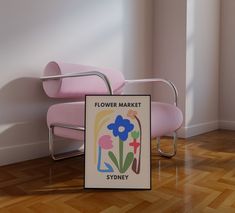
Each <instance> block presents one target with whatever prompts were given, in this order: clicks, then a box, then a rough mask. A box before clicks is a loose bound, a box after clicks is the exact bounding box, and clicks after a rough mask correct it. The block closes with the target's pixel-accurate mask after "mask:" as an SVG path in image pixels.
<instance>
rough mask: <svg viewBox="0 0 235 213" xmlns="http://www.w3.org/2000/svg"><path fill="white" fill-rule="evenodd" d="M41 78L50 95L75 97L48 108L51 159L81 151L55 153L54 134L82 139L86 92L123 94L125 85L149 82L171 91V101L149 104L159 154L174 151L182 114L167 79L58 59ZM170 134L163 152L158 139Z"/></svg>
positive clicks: (162, 154)
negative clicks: (169, 142) (137, 76)
mask: <svg viewBox="0 0 235 213" xmlns="http://www.w3.org/2000/svg"><path fill="white" fill-rule="evenodd" d="M41 80H42V81H43V88H44V91H45V92H46V94H47V95H48V96H49V97H51V98H63V99H66V98H75V99H77V100H78V101H76V102H69V103H61V104H55V105H53V106H51V107H50V108H49V110H48V113H47V125H48V129H49V151H50V155H51V157H52V158H53V159H54V160H60V159H64V158H68V157H74V156H78V155H81V154H83V153H82V152H80V151H78V150H75V151H74V152H69V153H62V154H56V153H55V152H54V143H55V142H54V135H56V136H60V137H63V138H69V139H75V140H83V141H84V131H85V128H84V126H85V125H84V111H85V109H84V107H85V103H84V99H85V95H86V94H110V95H113V94H122V92H123V88H124V86H125V85H126V84H133V83H148V82H162V83H165V84H167V85H168V86H170V87H171V89H172V91H173V94H174V104H168V103H160V102H152V103H151V137H152V138H156V140H157V150H158V152H159V154H160V155H161V156H164V157H169V158H170V157H173V156H174V155H175V154H176V150H177V147H176V141H177V134H176V130H177V129H179V128H180V126H181V124H182V122H183V116H182V112H181V111H180V109H179V108H178V107H177V97H178V92H177V89H176V87H175V86H174V85H173V83H171V82H170V81H167V80H164V79H158V78H155V79H141V80H125V79H124V77H123V75H122V73H121V72H119V71H116V70H112V69H105V68H97V67H92V66H84V65H78V64H67V63H58V62H50V63H48V64H47V66H46V68H45V70H44V76H43V77H41ZM169 133H173V141H172V152H170V153H166V152H164V151H163V150H162V149H161V147H160V138H161V137H162V136H164V135H167V134H169Z"/></svg>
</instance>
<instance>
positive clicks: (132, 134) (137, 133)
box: [131, 131, 140, 139]
mask: <svg viewBox="0 0 235 213" xmlns="http://www.w3.org/2000/svg"><path fill="white" fill-rule="evenodd" d="M131 136H132V138H134V139H137V138H138V137H139V136H140V132H139V131H133V132H132V133H131Z"/></svg>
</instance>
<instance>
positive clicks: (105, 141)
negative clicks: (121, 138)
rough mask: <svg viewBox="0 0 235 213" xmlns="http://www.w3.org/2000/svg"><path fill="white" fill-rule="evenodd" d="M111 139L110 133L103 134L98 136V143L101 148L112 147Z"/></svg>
mask: <svg viewBox="0 0 235 213" xmlns="http://www.w3.org/2000/svg"><path fill="white" fill-rule="evenodd" d="M112 142H113V141H112V139H111V136H110V135H103V136H101V137H100V138H99V145H100V147H101V148H102V149H106V150H107V149H112V148H113V144H112Z"/></svg>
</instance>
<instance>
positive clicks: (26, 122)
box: [0, 78, 54, 148]
mask: <svg viewBox="0 0 235 213" xmlns="http://www.w3.org/2000/svg"><path fill="white" fill-rule="evenodd" d="M52 103H54V102H52V100H50V99H49V98H48V97H47V96H46V95H45V94H44V92H43V89H42V83H41V81H40V79H38V78H19V79H15V80H13V81H11V82H9V83H8V84H7V85H5V86H4V87H3V88H1V89H0V109H1V111H0V117H1V119H0V147H1V148H3V147H9V146H15V145H21V144H28V143H36V142H38V141H43V140H47V126H46V120H45V119H46V112H47V109H48V107H49V106H50V105H51V104H52Z"/></svg>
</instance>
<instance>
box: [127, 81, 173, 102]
mask: <svg viewBox="0 0 235 213" xmlns="http://www.w3.org/2000/svg"><path fill="white" fill-rule="evenodd" d="M151 82H161V83H164V84H167V85H168V86H169V87H170V88H171V89H172V92H173V93H174V100H175V102H174V104H175V106H177V105H178V90H177V88H176V86H175V85H174V84H173V83H172V82H171V81H168V80H165V79H162V78H150V79H135V80H125V83H127V84H133V83H151Z"/></svg>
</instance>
